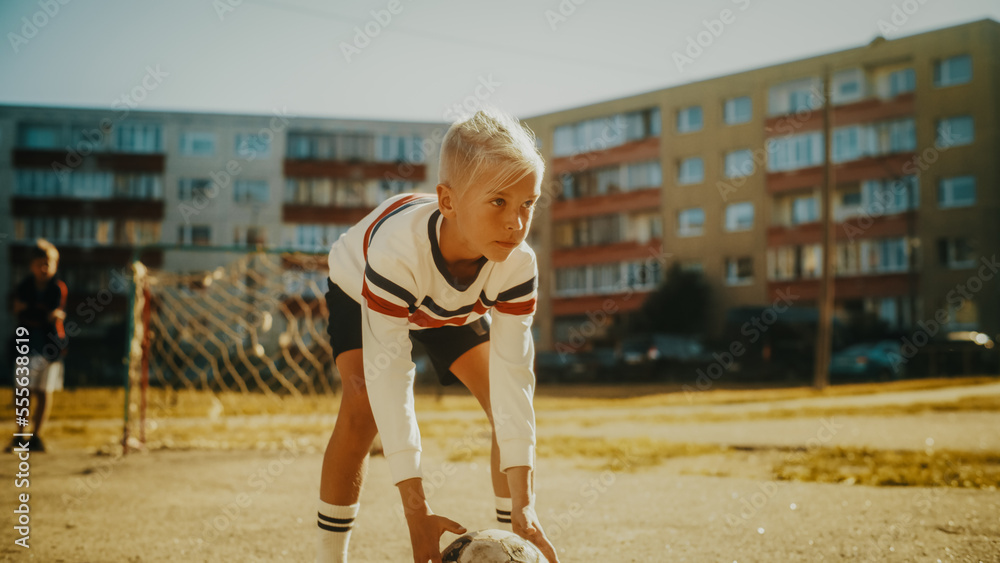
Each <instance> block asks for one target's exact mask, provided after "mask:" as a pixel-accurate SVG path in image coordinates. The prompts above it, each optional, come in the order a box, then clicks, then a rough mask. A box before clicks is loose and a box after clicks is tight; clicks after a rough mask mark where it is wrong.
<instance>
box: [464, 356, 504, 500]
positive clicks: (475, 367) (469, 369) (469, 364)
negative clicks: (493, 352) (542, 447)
mask: <svg viewBox="0 0 1000 563" xmlns="http://www.w3.org/2000/svg"><path fill="white" fill-rule="evenodd" d="M451 372H452V373H454V374H455V377H457V378H458V379H459V381H461V382H462V383H463V384H465V386H466V387H468V389H469V391H470V392H472V396H474V397H475V398H476V400H477V401H479V405H480V406H481V407H483V410H484V411H485V412H486V417H487V418H488V419H489V421H490V428H491V429H492V430H493V431H492V438H493V439H492V444H491V446H490V474H491V475H492V477H493V494H495V495H496V496H498V497H500V498H510V484H509V483H508V482H507V476H506V475H504V474H503V472H502V471H500V446H498V445H497V433H496V429H495V428H493V411H492V410H491V409H490V377H489V373H490V343H489V342H483V343H482V344H480V345H479V346H476V347H475V348H473V349H471V350H469V351H468V352H466V353H464V354H462V355H461V356H460V357H459V358H458V359H457V360H455V363H453V364H451Z"/></svg>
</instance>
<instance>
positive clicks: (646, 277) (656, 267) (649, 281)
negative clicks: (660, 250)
mask: <svg viewBox="0 0 1000 563" xmlns="http://www.w3.org/2000/svg"><path fill="white" fill-rule="evenodd" d="M625 267H626V271H627V273H626V275H627V276H628V277H627V280H628V285H629V287H631V288H632V289H653V288H654V287H656V286H658V285H660V281H661V280H662V278H663V268H662V266H661V265H660V262H659V261H658V260H655V259H652V258H651V259H649V260H644V261H641V262H626V264H625Z"/></svg>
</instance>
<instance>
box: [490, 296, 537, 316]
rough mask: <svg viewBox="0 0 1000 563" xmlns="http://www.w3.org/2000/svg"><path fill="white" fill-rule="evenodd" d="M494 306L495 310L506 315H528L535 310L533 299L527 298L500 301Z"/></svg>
mask: <svg viewBox="0 0 1000 563" xmlns="http://www.w3.org/2000/svg"><path fill="white" fill-rule="evenodd" d="M494 307H495V308H496V310H497V311H499V312H501V313H505V314H508V315H530V314H532V313H534V312H535V300H534V299H529V300H527V301H520V302H518V303H508V302H507V301H500V302H499V303H497V304H496V305H495V306H494Z"/></svg>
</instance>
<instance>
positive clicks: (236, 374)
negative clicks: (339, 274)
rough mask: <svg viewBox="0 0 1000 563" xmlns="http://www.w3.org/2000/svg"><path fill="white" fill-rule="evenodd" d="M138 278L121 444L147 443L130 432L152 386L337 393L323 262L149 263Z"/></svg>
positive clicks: (277, 258)
mask: <svg viewBox="0 0 1000 563" xmlns="http://www.w3.org/2000/svg"><path fill="white" fill-rule="evenodd" d="M133 271H134V281H135V285H134V294H133V295H132V296H131V301H132V307H131V314H130V318H129V325H130V328H131V330H130V346H129V353H128V356H129V367H128V386H127V389H126V412H125V436H124V437H123V443H125V444H128V441H129V435H132V436H133V437H136V435H137V434H138V435H139V436H138V437H139V439H140V441H144V437H143V436H142V435H143V434H144V432H143V429H142V428H139V429H131V430H130V428H131V427H132V426H134V424H135V423H138V424H139V425H140V426H142V425H143V422H144V417H145V410H146V409H145V406H146V405H145V401H146V390H147V389H148V387H149V386H150V385H153V386H159V387H167V388H173V389H188V390H199V391H209V392H212V393H227V392H229V393H243V394H250V393H261V394H264V395H268V396H272V397H277V396H293V397H302V396H309V395H320V394H333V393H336V392H337V391H338V390H339V387H340V386H339V377H338V374H337V373H336V367H335V365H334V362H333V357H332V349H331V348H330V343H329V338H328V336H327V332H326V328H327V323H328V311H327V308H326V300H325V299H324V295H325V293H326V289H327V285H326V279H327V275H328V274H327V263H326V256H325V255H307V254H297V253H294V254H293V253H277V252H266V251H258V252H252V253H250V254H246V255H244V256H242V257H240V258H239V259H237V260H235V261H233V262H232V263H231V264H229V265H228V266H224V267H218V268H216V269H214V270H210V271H203V272H197V273H186V274H179V273H174V272H168V271H165V270H159V269H150V268H147V267H146V266H145V265H144V264H142V263H141V262H135V263H134V264H133ZM130 413H131V414H132V419H133V420H132V421H130V420H129V418H130V416H129V415H130ZM136 418H138V420H135V419H136Z"/></svg>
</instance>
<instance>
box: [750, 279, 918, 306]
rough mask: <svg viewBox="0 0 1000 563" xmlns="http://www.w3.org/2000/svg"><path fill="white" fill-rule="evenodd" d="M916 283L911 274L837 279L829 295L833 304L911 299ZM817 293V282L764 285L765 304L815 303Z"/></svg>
mask: <svg viewBox="0 0 1000 563" xmlns="http://www.w3.org/2000/svg"><path fill="white" fill-rule="evenodd" d="M919 280H920V278H919V275H918V274H916V273H915V272H893V273H885V274H867V275H852V276H843V277H841V276H838V277H836V278H835V279H834V282H833V286H834V287H833V294H834V296H835V298H836V299H837V300H841V299H864V298H866V297H892V296H896V295H911V294H916V293H918V292H919ZM911 285H912V287H911ZM819 289H820V280H819V279H807V280H802V279H800V280H789V281H769V282H767V293H768V300H769V301H770V300H774V299H778V298H780V297H781V296H782V295H785V296H788V295H793V296H795V298H796V299H797V300H799V301H800V302H805V301H813V302H815V301H816V300H818V299H819ZM779 291H780V292H782V294H781V295H779V293H778V292H779Z"/></svg>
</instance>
